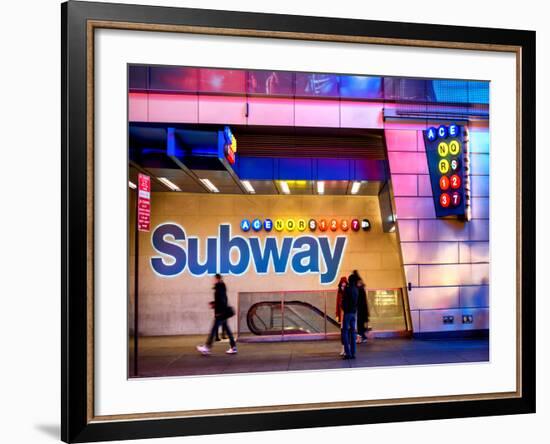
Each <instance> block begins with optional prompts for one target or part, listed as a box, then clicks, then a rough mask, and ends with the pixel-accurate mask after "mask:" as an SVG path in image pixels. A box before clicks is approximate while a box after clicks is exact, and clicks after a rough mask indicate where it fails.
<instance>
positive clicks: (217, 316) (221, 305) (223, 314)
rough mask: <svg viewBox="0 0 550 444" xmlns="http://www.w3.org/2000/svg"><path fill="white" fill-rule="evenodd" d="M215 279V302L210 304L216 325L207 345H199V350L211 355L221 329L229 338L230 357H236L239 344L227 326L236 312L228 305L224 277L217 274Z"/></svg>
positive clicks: (207, 340) (213, 325)
mask: <svg viewBox="0 0 550 444" xmlns="http://www.w3.org/2000/svg"><path fill="white" fill-rule="evenodd" d="M214 279H215V280H214V288H213V290H214V300H213V301H212V302H210V307H211V308H213V309H214V323H213V324H212V329H211V330H210V334H209V335H208V338H207V339H206V343H205V344H204V345H197V350H198V351H199V352H200V353H202V354H203V355H209V354H210V350H211V348H212V342H213V341H214V337H215V336H216V333H217V332H218V329H219V328H220V327H221V328H222V331H225V333H226V335H227V337H228V338H229V346H230V347H229V349H228V350H227V351H226V353H227V354H229V355H234V354H236V353H237V344H236V342H235V339H234V338H233V334H232V333H231V330H230V329H229V326H228V325H227V320H228V319H229V318H230V317H231V316H233V315H234V314H235V310H233V307H231V306H230V305H229V304H228V301H227V288H226V286H225V282H224V281H223V279H222V276H221V275H220V274H219V273H217V274H216V276H215V277H214Z"/></svg>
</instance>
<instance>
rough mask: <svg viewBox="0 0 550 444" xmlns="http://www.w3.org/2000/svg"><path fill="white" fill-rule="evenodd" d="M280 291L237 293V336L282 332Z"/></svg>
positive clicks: (279, 333) (277, 333)
mask: <svg viewBox="0 0 550 444" xmlns="http://www.w3.org/2000/svg"><path fill="white" fill-rule="evenodd" d="M282 310H283V308H282V295H281V293H265V292H250V293H239V313H238V316H239V318H238V323H239V331H238V333H239V337H240V338H242V337H250V336H265V335H281V334H282V333H283V313H282Z"/></svg>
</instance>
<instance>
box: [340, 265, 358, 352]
mask: <svg viewBox="0 0 550 444" xmlns="http://www.w3.org/2000/svg"><path fill="white" fill-rule="evenodd" d="M358 298H359V291H358V288H357V277H356V276H355V275H353V274H351V275H350V277H349V278H348V286H347V287H346V291H345V292H344V298H343V300H342V308H343V310H344V322H343V323H342V342H343V343H344V357H343V359H355V350H356V341H355V331H356V330H355V326H356V323H357V300H358Z"/></svg>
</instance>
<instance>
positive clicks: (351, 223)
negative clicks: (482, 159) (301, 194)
mask: <svg viewBox="0 0 550 444" xmlns="http://www.w3.org/2000/svg"><path fill="white" fill-rule="evenodd" d="M445 177H446V176H445ZM446 179H447V181H449V178H448V177H446ZM447 188H449V187H447ZM239 226H240V229H241V231H243V232H245V233H247V232H249V231H254V232H259V231H262V230H263V231H265V232H267V233H269V232H270V231H272V230H275V231H278V232H282V231H286V232H290V233H291V232H293V231H299V232H303V231H305V230H309V231H311V232H315V231H320V232H326V231H332V232H336V231H344V232H346V231H354V232H357V231H361V230H363V231H368V230H370V229H371V222H370V220H369V219H367V218H363V219H358V218H353V219H347V218H331V219H324V218H319V219H314V218H311V219H308V220H306V219H302V218H298V219H295V218H292V217H289V218H277V219H275V220H271V219H262V218H259V217H255V218H253V219H248V218H245V219H242V220H241V222H240V224H239Z"/></svg>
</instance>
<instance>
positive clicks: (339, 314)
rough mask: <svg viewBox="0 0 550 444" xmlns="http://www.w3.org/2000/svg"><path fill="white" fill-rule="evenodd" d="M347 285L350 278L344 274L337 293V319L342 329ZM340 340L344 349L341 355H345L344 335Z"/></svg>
mask: <svg viewBox="0 0 550 444" xmlns="http://www.w3.org/2000/svg"><path fill="white" fill-rule="evenodd" d="M347 286H348V278H347V277H345V276H342V277H341V278H340V282H338V292H337V294H336V320H337V321H338V322H339V323H340V329H341V328H342V324H343V322H344V309H343V308H342V300H343V299H344V293H345V291H346V287H347ZM340 342H341V344H342V350H341V351H340V356H344V355H345V351H344V340H343V336H342V335H340Z"/></svg>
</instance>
